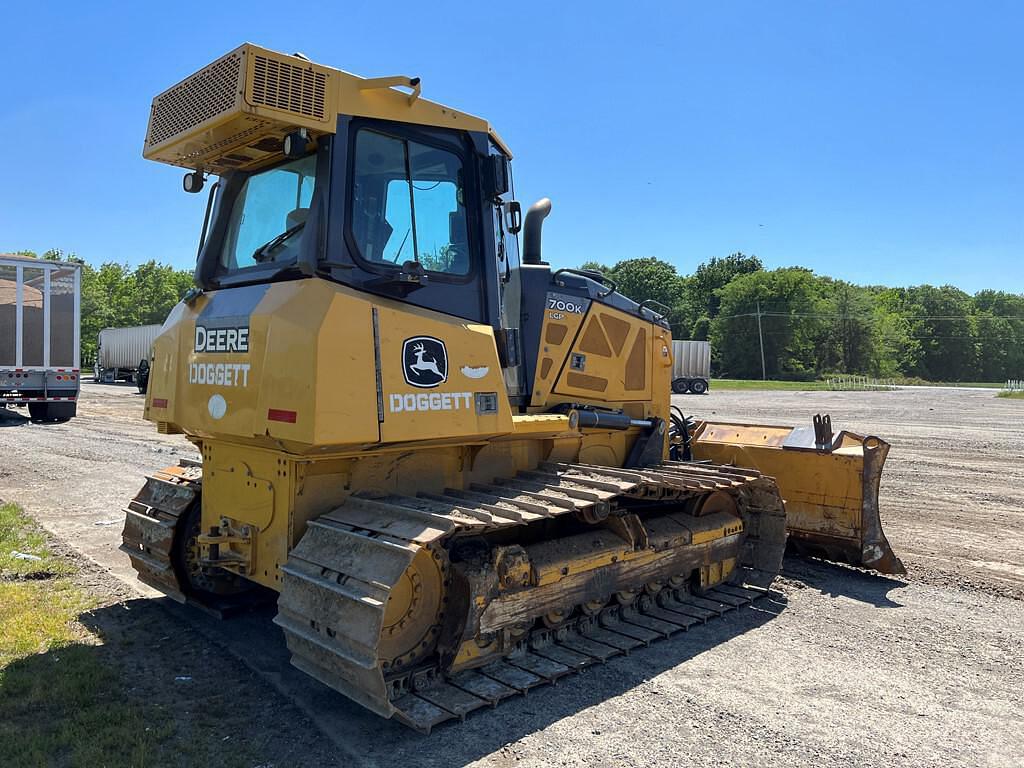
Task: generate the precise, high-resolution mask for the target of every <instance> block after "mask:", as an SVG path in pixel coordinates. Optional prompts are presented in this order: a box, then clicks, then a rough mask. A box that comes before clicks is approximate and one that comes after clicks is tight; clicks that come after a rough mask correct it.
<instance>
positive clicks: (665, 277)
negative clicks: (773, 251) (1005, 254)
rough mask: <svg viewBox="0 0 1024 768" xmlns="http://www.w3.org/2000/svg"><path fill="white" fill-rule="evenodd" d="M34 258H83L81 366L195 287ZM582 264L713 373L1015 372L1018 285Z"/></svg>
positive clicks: (755, 262)
mask: <svg viewBox="0 0 1024 768" xmlns="http://www.w3.org/2000/svg"><path fill="white" fill-rule="evenodd" d="M21 253H22V254H23V255H28V256H36V254H35V253H32V252H31V251H22V252H21ZM41 258H44V259H50V260H55V261H74V262H77V263H79V264H82V305H81V306H82V331H81V343H82V358H81V359H82V365H83V366H87V365H91V364H92V362H93V360H94V359H95V355H96V340H97V337H98V336H99V332H100V331H101V330H102V329H104V328H111V327H121V326H133V325H148V324H150V323H162V322H163V321H164V319H165V318H166V317H167V314H168V312H170V311H171V308H172V307H173V306H174V305H175V304H176V303H177V302H178V301H179V300H180V299H181V298H182V296H184V295H185V293H186V292H187V291H188V290H189V288H191V287H192V272H191V270H184V269H175V268H174V267H171V266H169V265H166V264H159V263H157V262H155V261H147V262H145V263H143V264H140V265H138V266H136V267H130V266H128V265H126V264H118V263H116V262H106V263H104V264H101V265H100V266H98V267H93V266H92V265H90V264H87V263H85V262H84V261H83V260H82V259H80V258H78V257H76V256H75V255H74V254H73V253H64V252H62V251H60V250H50V251H47V252H46V253H44V254H42V256H41ZM583 268H584V269H595V270H598V271H600V272H602V273H603V274H604V275H606V276H607V277H609V278H610V279H611V280H613V281H614V282H615V284H616V286H617V287H618V289H619V290H620V291H621V292H622V293H623V294H625V295H626V296H629V297H631V298H633V299H635V300H637V301H642V300H645V299H653V300H655V301H657V302H660V303H661V304H662V305H663V306H664V311H665V312H666V313H667V315H668V318H669V321H670V322H671V324H672V333H673V336H675V338H678V339H686V338H689V339H707V340H710V341H711V350H712V368H713V372H714V374H715V375H716V376H726V377H734V378H750V379H753V378H760V377H761V353H760V338H763V340H764V357H765V368H766V374H767V377H768V378H770V379H797V380H798V379H814V378H819V377H822V376H826V375H829V374H837V373H842V374H862V375H869V376H879V377H885V378H889V377H908V378H920V379H925V380H928V381H1004V380H1006V379H1024V294H1016V293H1007V292H1005V291H996V290H984V291H979V292H978V293H975V294H974V295H973V296H972V295H970V294H967V293H965V292H964V291H961V290H960V289H958V288H954V287H953V286H949V285H943V286H938V287H937V286H933V285H917V286H911V287H909V288H890V287H886V286H878V285H871V286H863V285H854V284H852V283H848V282H846V281H843V280H836V279H833V278H831V277H825V276H823V275H816V274H815V273H814V272H813V271H811V270H810V269H805V268H803V267H783V268H780V269H773V270H766V269H765V268H764V265H763V264H762V263H761V260H760V259H759V258H757V257H756V256H747V255H744V254H742V253H734V254H732V255H730V256H726V257H724V258H717V257H716V258H712V259H710V260H709V261H706V262H704V263H703V264H700V265H699V266H698V267H697V268H696V269H695V270H694V272H693V273H692V274H680V273H679V272H678V271H677V270H676V268H675V267H674V266H673V265H672V264H669V263H668V262H665V261H661V260H659V259H655V258H643V259H626V260H624V261H620V262H618V263H616V264H614V265H611V266H608V265H602V264H599V263H597V262H588V263H586V264H584V265H583ZM758 315H760V317H758ZM759 319H760V323H761V334H760V337H759V334H758V320H759Z"/></svg>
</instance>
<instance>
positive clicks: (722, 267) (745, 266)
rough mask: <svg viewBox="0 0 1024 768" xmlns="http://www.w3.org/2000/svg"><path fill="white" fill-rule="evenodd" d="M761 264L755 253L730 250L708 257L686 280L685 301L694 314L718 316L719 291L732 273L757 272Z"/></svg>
mask: <svg viewBox="0 0 1024 768" xmlns="http://www.w3.org/2000/svg"><path fill="white" fill-rule="evenodd" d="M763 269H764V265H763V264H762V263H761V260H760V259H759V258H757V256H746V255H744V254H742V253H733V254H730V255H729V256H725V257H724V258H719V257H717V256H712V257H711V259H709V260H708V261H705V262H704V263H703V264H700V265H698V266H697V269H696V270H695V271H694V273H693V276H692V278H691V279H690V281H689V282H688V284H687V290H686V296H685V299H686V302H687V304H688V309H689V311H691V312H692V313H693V318H694V319H696V318H698V317H708V318H710V319H714V318H715V317H717V316H718V308H719V304H720V303H721V298H720V297H719V294H718V291H719V290H720V289H721V288H724V287H725V286H727V285H728V284H729V283H730V282H731V281H732V280H733V278H735V277H739V276H740V275H749V274H750V273H751V272H760V271H762V270H763Z"/></svg>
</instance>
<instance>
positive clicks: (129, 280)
mask: <svg viewBox="0 0 1024 768" xmlns="http://www.w3.org/2000/svg"><path fill="white" fill-rule="evenodd" d="M18 254H19V255H21V256H31V257H33V258H42V259H47V260H50V261H70V262H74V263H76V264H81V265H82V303H81V313H82V325H81V333H80V339H81V353H82V357H81V361H82V363H81V364H82V367H83V368H85V367H88V366H91V365H92V364H93V362H94V361H95V360H96V344H97V339H98V338H99V334H100V331H102V330H103V329H104V328H121V327H126V326H135V325H152V324H154V323H163V321H164V319H165V318H166V317H167V314H168V313H169V312H170V311H171V309H172V308H173V307H174V305H175V304H177V303H178V302H179V301H180V300H181V298H182V296H184V295H185V293H186V292H187V291H188V289H189V288H191V287H192V271H191V270H185V269H175V268H174V267H172V266H169V265H167V264H158V263H157V262H155V261H147V262H145V263H143V264H139V265H138V266H137V267H130V266H128V265H127V264H118V263H117V262H113V261H108V262H105V263H103V264H101V265H100V266H98V267H94V266H92V265H91V264H87V263H86V262H85V261H84V260H83V259H80V258H78V257H77V256H76V255H75V254H73V253H64V252H63V251H61V250H57V249H54V250H50V251H46V253H44V254H42V255H41V256H39V255H38V254H36V253H34V252H33V251H19V252H18Z"/></svg>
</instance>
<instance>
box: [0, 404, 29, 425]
mask: <svg viewBox="0 0 1024 768" xmlns="http://www.w3.org/2000/svg"><path fill="white" fill-rule="evenodd" d="M29 421H30V419H29V417H28V415H24V416H23V415H22V414H21V413H19V412H18V411H12V410H11V409H9V408H0V427H20V426H22V425H23V424H28V423H29Z"/></svg>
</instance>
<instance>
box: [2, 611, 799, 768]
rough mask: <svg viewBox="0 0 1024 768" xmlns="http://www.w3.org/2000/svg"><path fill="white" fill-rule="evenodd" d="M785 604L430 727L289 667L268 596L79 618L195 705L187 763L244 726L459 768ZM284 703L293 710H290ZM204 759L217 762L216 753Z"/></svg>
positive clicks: (170, 706) (149, 683)
mask: <svg viewBox="0 0 1024 768" xmlns="http://www.w3.org/2000/svg"><path fill="white" fill-rule="evenodd" d="M785 608H786V602H785V598H784V597H783V596H782V595H779V594H775V595H774V596H773V597H770V598H765V599H762V600H760V601H758V603H756V604H755V605H754V606H747V607H745V608H742V609H740V610H738V611H733V612H731V613H729V614H726V615H725V616H723V617H722V618H719V619H716V620H714V621H712V622H710V623H709V624H706V625H698V626H696V627H693V628H691V630H690V631H689V632H686V633H681V634H679V635H677V636H675V637H673V638H671V639H668V640H663V641H661V642H658V643H655V644H654V645H653V646H651V647H650V648H641V649H637V650H634V651H633V652H632V653H631V654H629V656H620V657H617V658H615V659H612V660H610V661H609V662H607V663H606V664H603V665H599V666H595V667H591V668H589V669H586V670H584V671H583V672H582V673H580V674H577V675H574V676H571V677H568V678H563V679H562V680H561V681H559V682H558V683H557V684H556V685H550V686H544V687H541V688H536V689H533V690H532V691H530V692H529V693H528V694H527V695H526V696H519V697H514V698H512V699H507V700H505V701H504V702H502V703H501V704H500V705H499V706H498V707H497V708H495V709H481V710H477V711H476V712H473V713H471V714H470V715H469V716H468V717H467V719H466V722H465V723H461V724H460V723H458V722H456V721H451V722H450V723H449V724H445V725H442V726H438V727H437V728H435V729H434V731H433V733H432V734H431V735H430V736H422V735H420V734H418V733H416V732H414V731H411V730H410V729H408V728H406V727H404V726H402V725H400V724H398V723H396V722H394V721H389V720H383V719H381V718H379V717H377V716H375V715H373V714H371V713H369V712H368V711H366V710H364V709H363V708H361V707H359V706H358V705H356V704H353V703H351V702H349V700H348V699H346V698H344V697H343V696H342V695H340V694H338V693H336V692H335V691H333V690H331V689H330V688H327V687H326V686H324V685H322V684H320V683H319V682H317V681H316V680H313V679H312V678H310V677H308V676H307V675H305V674H304V673H302V672H299V671H298V670H297V669H295V668H293V667H292V666H291V665H290V663H289V655H288V651H287V648H286V647H285V643H284V638H283V635H282V634H281V632H280V630H279V629H278V628H277V627H276V626H275V625H273V624H272V623H271V619H272V618H273V615H274V612H275V609H274V607H273V606H268V607H263V608H259V609H255V610H253V611H251V612H249V613H245V614H242V615H239V616H236V617H234V618H231V619H226V620H218V619H215V618H213V617H211V616H209V615H207V614H204V613H201V612H198V611H196V610H194V609H190V608H188V607H186V606H181V605H178V604H177V603H174V602H173V601H170V600H167V599H156V600H149V599H134V600H129V601H127V602H124V603H118V604H115V605H112V606H109V607H105V608H102V609H99V610H96V611H93V612H91V613H89V614H85V615H83V616H82V617H81V620H82V622H83V623H84V624H86V625H87V626H88V627H89V629H90V630H92V631H93V632H95V633H96V634H97V635H99V636H100V637H101V638H102V640H103V642H104V644H105V645H104V646H101V647H97V648H95V649H94V650H92V651H91V652H93V653H96V654H100V655H105V656H107V657H108V661H110V662H111V663H115V664H118V665H119V666H120V667H121V668H122V669H124V670H126V672H127V679H128V680H129V681H133V682H132V683H131V685H132V691H131V693H132V695H133V696H140V697H141V698H142V700H145V701H147V702H150V703H151V704H152V705H153V706H156V707H158V708H159V709H162V710H166V712H167V715H168V717H171V718H172V721H176V720H177V719H180V717H181V713H182V712H184V713H186V715H187V714H188V713H191V715H189V718H188V719H187V721H186V722H185V723H183V724H181V725H180V726H177V727H178V728H179V730H180V731H182V732H183V733H185V735H186V736H188V741H189V743H190V744H191V745H192V746H190V749H191V750H193V754H190V755H189V758H188V760H183V761H182V763H183V764H190V761H191V763H194V762H195V760H196V759H197V758H199V757H202V758H203V759H206V760H209V759H210V758H211V755H210V754H209V753H208V752H207V751H205V750H206V749H207V747H209V746H210V745H212V746H213V748H214V749H224V750H227V751H226V752H225V754H228V753H230V745H229V744H226V743H222V742H221V739H222V738H223V736H225V735H227V736H228V737H232V734H235V735H234V738H245V737H246V734H247V733H248V734H250V736H249V737H248V738H250V739H251V738H253V736H252V734H262V736H261V737H259V738H258V742H259V743H257V744H255V745H254V746H255V747H257V748H258V751H259V757H260V760H261V761H265V760H267V759H268V757H267V755H266V754H264V753H266V752H268V751H269V752H271V753H274V754H272V755H270V756H271V757H273V760H272V762H273V764H274V765H275V766H284V765H334V764H339V765H360V766H362V765H367V766H374V765H381V766H384V765H388V766H392V765H395V764H396V763H397V764H401V763H403V762H406V763H407V764H411V765H416V766H462V765H465V764H466V763H469V762H472V761H474V760H477V759H480V758H482V757H485V756H487V755H489V754H491V753H493V752H495V751H498V750H500V749H501V748H502V747H503V746H505V745H506V744H508V743H510V742H513V741H515V740H517V739H519V738H520V737H523V736H525V735H527V734H530V733H534V732H537V731H540V730H543V729H544V728H546V727H547V726H548V725H551V724H552V723H555V722H557V721H559V720H562V719H563V718H566V717H569V716H570V715H573V714H575V713H577V712H580V711H581V710H584V709H586V708H588V707H592V706H594V705H597V704H599V703H601V702H603V701H605V700H607V699H611V698H614V697H616V696H619V695H620V694H622V693H624V692H626V691H629V690H631V689H633V688H635V687H637V686H640V685H642V684H644V683H645V682H646V681H648V680H650V679H651V678H653V677H655V676H657V675H659V674H660V673H662V672H664V671H666V670H668V669H671V668H673V667H676V666H678V665H679V664H682V663H684V662H686V661H687V660H689V659H691V658H693V657H694V656H697V655H698V654H700V653H702V652H704V651H706V650H708V649H710V648H713V647H715V646H717V645H719V644H721V643H723V642H726V641H728V640H730V639H732V638H735V637H738V636H740V635H742V634H743V633H745V632H748V631H750V630H752V629H756V628H757V627H759V626H761V625H763V624H764V623H766V622H768V621H770V620H771V619H772V618H774V617H775V616H777V615H778V614H779V613H780V612H782V611H783V610H785ZM54 653H56V652H54ZM50 655H52V654H42V655H40V656H36V657H31V658H30V659H29V660H25V661H23V662H17V663H16V664H15V665H12V666H17V665H32V666H33V670H32V674H45V673H47V671H49V673H50V674H54V673H55V672H56V669H57V668H56V667H55V666H54V665H53V664H52V661H48V660H47V657H48V656H50ZM238 660H240V661H241V662H242V663H244V665H245V667H244V668H242V670H243V671H241V672H240V671H239V670H238V669H236V668H235V667H239V666H241V665H240V664H238ZM228 662H231V663H228ZM232 665H234V666H232ZM232 670H234V671H232ZM266 683H269V684H270V686H272V688H273V689H276V691H274V690H269V689H268V688H267V687H266V685H265V684H266ZM282 697H283V698H282ZM287 702H290V704H289V703H287ZM289 711H294V712H295V714H293V715H291V716H289V714H288V712H289ZM289 717H290V718H291V719H292V720H296V719H298V720H307V721H309V724H311V725H315V726H316V727H317V728H318V729H319V731H320V733H319V734H316V733H315V731H314V734H315V735H313V736H312V737H311V736H310V735H309V734H308V732H307V735H306V736H305V737H304V738H302V742H301V743H294V740H293V742H292V743H289V742H288V739H287V735H288V734H295V735H298V734H299V732H300V731H301V729H299V728H295V727H292V726H290V725H289V722H288V721H289ZM320 734H322V735H320ZM279 739H283V741H280V742H279V741H278V740H279ZM195 750H201V751H202V754H201V755H200V754H198V753H195ZM212 762H213V763H216V764H224V761H223V760H219V759H214V760H212Z"/></svg>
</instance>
